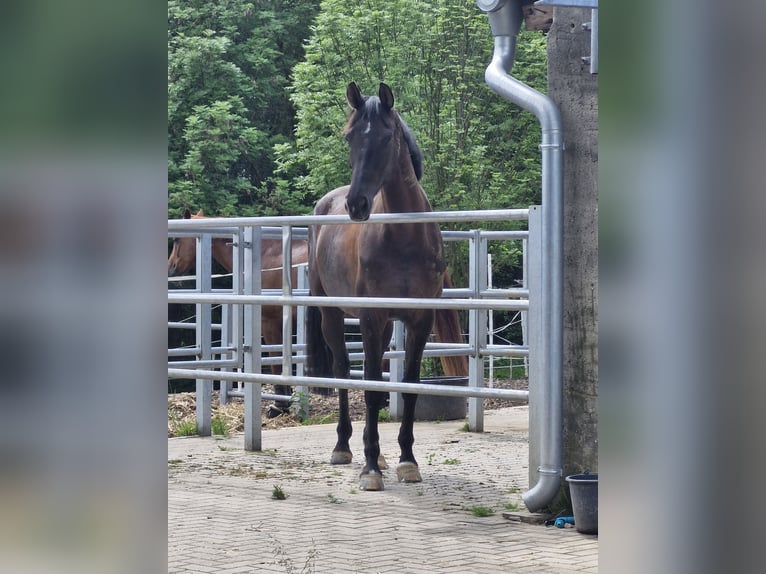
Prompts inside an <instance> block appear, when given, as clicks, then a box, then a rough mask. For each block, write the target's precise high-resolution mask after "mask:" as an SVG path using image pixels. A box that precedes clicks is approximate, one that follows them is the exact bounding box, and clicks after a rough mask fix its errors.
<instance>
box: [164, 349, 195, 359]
mask: <svg viewBox="0 0 766 574" xmlns="http://www.w3.org/2000/svg"><path fill="white" fill-rule="evenodd" d="M199 354H200V348H199V347H188V348H180V349H168V357H190V356H195V355H199Z"/></svg>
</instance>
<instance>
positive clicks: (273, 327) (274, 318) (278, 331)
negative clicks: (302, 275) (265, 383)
mask: <svg viewBox="0 0 766 574" xmlns="http://www.w3.org/2000/svg"><path fill="white" fill-rule="evenodd" d="M281 320H282V310H281V309H279V308H278V307H264V308H263V311H262V312H261V330H262V336H263V341H264V343H266V344H267V345H280V344H281V343H282V325H281V323H280V321H281ZM270 355H271V356H272V357H273V356H280V353H270ZM271 373H272V374H273V375H281V374H282V365H272V366H271ZM274 392H275V393H276V394H278V395H287V396H290V395H292V394H293V390H292V388H291V387H290V386H289V385H274ZM289 411H290V401H275V402H274V404H273V405H270V406H269V410H268V412H267V413H266V416H267V417H268V418H274V417H277V416H279V415H281V414H283V413H287V412H289Z"/></svg>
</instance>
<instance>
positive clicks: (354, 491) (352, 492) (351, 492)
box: [349, 487, 359, 494]
mask: <svg viewBox="0 0 766 574" xmlns="http://www.w3.org/2000/svg"><path fill="white" fill-rule="evenodd" d="M349 493H350V494H359V491H358V490H357V489H356V488H353V487H352V488H351V490H350V491H349Z"/></svg>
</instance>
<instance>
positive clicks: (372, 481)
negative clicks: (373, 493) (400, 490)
mask: <svg viewBox="0 0 766 574" xmlns="http://www.w3.org/2000/svg"><path fill="white" fill-rule="evenodd" d="M359 488H360V489H361V490H383V475H381V474H380V473H379V472H368V473H366V474H365V473H362V474H360V475H359Z"/></svg>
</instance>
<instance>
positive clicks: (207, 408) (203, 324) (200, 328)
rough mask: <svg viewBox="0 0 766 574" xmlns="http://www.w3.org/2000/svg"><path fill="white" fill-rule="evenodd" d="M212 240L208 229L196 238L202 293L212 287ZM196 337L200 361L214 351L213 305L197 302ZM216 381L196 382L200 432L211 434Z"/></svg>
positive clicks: (201, 380) (199, 280) (198, 284)
mask: <svg viewBox="0 0 766 574" xmlns="http://www.w3.org/2000/svg"><path fill="white" fill-rule="evenodd" d="M211 245H212V241H211V236H210V234H208V233H203V234H202V236H201V237H200V238H199V240H198V241H197V290H198V291H199V292H200V293H210V292H211V291H212V277H211V276H212V261H211V253H212V249H211ZM196 312H197V321H196V328H195V330H196V340H197V345H198V346H199V348H200V354H199V356H198V358H199V359H200V360H201V361H209V360H210V359H212V357H213V355H212V352H211V347H212V346H213V345H212V340H211V323H212V320H211V314H212V313H211V305H210V304H209V303H198V304H197V305H196ZM212 397H213V381H211V380H209V379H197V385H196V393H195V398H196V414H197V434H198V435H199V436H210V432H211V419H212V404H211V403H212Z"/></svg>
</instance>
